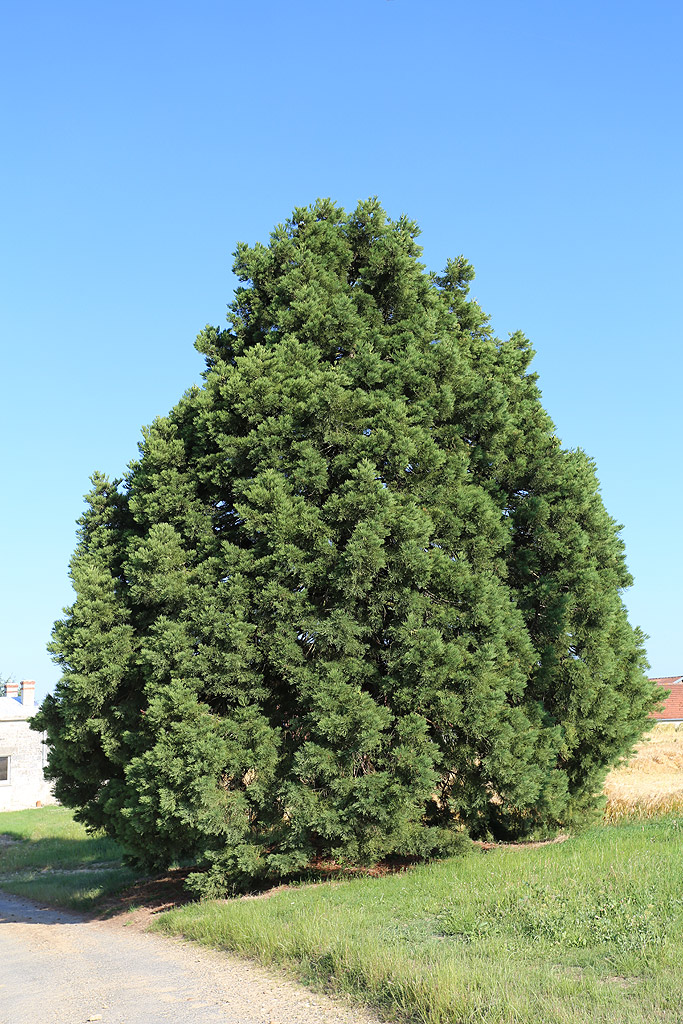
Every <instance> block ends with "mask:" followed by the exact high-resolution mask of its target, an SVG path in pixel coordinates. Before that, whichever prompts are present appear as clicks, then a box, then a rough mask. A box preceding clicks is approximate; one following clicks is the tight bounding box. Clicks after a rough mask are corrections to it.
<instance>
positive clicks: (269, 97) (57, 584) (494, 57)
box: [0, 0, 683, 696]
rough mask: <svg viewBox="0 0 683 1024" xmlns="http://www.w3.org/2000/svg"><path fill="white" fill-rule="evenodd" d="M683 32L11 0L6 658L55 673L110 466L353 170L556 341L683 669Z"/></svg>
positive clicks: (6, 111)
mask: <svg viewBox="0 0 683 1024" xmlns="http://www.w3.org/2000/svg"><path fill="white" fill-rule="evenodd" d="M682 38H683V8H682V7H681V5H680V4H679V3H677V2H674V0H671V2H661V0H651V3H650V4H649V5H647V6H646V5H644V4H642V3H633V2H629V0H619V2H617V0H603V2H598V3H596V2H595V0H591V2H587V0H578V2H576V0H575V2H573V3H571V4H569V3H567V4H556V3H548V2H547V0H545V2H540V0H538V2H524V0H522V2H520V3H515V4H512V3H510V2H509V0H487V2H486V3H481V2H475V0H470V2H469V3H468V4H464V3H461V2H459V0H324V2H323V0H288V2H283V0H260V2H253V3H247V2H240V3H237V2H232V0H221V2H203V0H194V2H192V3H189V2H181V3H178V2H169V0H165V2H164V3H161V2H157V0H142V2H140V0H136V2H134V3H133V2H131V0H117V2H116V3H114V2H105V0H103V2H100V3H93V2H92V0H88V2H87V3H86V2H72V0H60V3H54V2H53V0H50V2H47V0H33V2H28V3H27V2H26V0H22V2H17V0H6V2H5V3H4V4H3V11H2V24H1V26H0V78H1V79H2V81H1V83H0V84H1V86H2V97H3V102H2V112H1V115H0V116H1V117H2V124H1V135H0V138H1V139H2V159H1V161H0V194H1V195H2V200H3V216H2V222H1V223H2V227H1V231H2V236H3V243H2V247H1V250H2V251H1V256H0V259H1V260H2V267H1V268H0V289H1V291H2V295H1V302H0V334H1V339H2V388H3V392H2V403H1V407H0V416H1V417H2V488H3V490H2V502H1V505H0V516H1V517H2V519H1V523H0V538H1V543H2V551H1V565H2V586H1V587H0V602H1V604H2V607H1V609H0V629H1V633H0V674H13V675H14V676H15V677H16V678H17V679H21V678H27V677H28V678H30V677H33V678H35V679H36V680H37V681H38V694H39V695H40V696H42V695H43V694H44V693H45V692H47V691H48V690H49V689H50V688H51V687H52V686H53V685H54V683H55V682H56V679H57V677H58V671H57V669H56V667H55V666H53V665H52V664H51V662H50V660H49V658H48V656H47V654H46V652H45V644H46V642H47V641H48V639H49V636H50V630H51V627H52V623H53V621H54V619H55V618H57V617H59V615H60V614H61V608H62V607H63V606H64V605H66V604H68V603H69V602H70V600H71V595H72V592H71V588H70V584H69V579H68V576H67V563H68V560H69V557H70V554H71V552H72V550H73V548H74V544H75V520H76V518H77V517H78V516H79V515H80V513H81V510H82V507H83V505H82V495H83V494H84V492H85V491H86V490H87V489H88V486H89V483H88V477H89V475H90V473H91V472H92V471H93V470H95V469H101V470H103V471H104V472H107V473H109V474H110V475H120V474H121V473H122V472H123V471H124V470H125V467H126V465H127V463H128V462H129V461H130V460H131V459H132V458H134V457H135V455H136V452H137V448H136V445H137V441H138V438H139V436H140V428H141V426H142V425H143V424H145V423H149V422H150V421H151V420H152V419H153V418H154V417H155V416H156V415H159V414H164V413H165V412H167V411H168V409H169V408H170V407H171V406H172V405H173V404H174V403H175V402H176V401H177V399H178V398H179V396H180V395H181V393H182V392H183V391H184V390H185V389H186V388H187V387H188V386H189V385H190V384H191V383H193V382H194V381H198V380H199V376H200V373H201V370H202V359H201V357H200V356H199V355H198V354H197V353H196V352H195V350H194V349H193V347H192V346H193V341H194V338H195V335H196V334H197V332H198V331H199V330H200V329H201V328H202V327H203V326H204V324H206V323H207V322H210V323H214V324H222V323H223V322H224V318H225V308H226V305H227V303H228V302H229V301H230V299H231V295H232V290H233V287H234V279H233V277H232V274H231V270H230V268H231V264H232V258H231V253H232V251H233V249H234V247H235V244H236V242H237V241H238V240H244V241H248V242H254V241H256V240H262V241H265V240H266V239H267V236H268V232H269V231H270V229H271V228H272V227H273V225H274V224H275V223H276V222H278V221H282V220H284V219H285V218H286V217H287V216H288V214H289V213H290V212H291V210H292V208H293V207H294V206H295V205H303V204H307V203H309V202H312V201H313V200H314V199H315V198H316V197H317V196H328V195H329V196H332V197H333V198H334V199H335V200H336V201H338V202H340V203H341V204H343V205H344V206H346V207H349V206H352V205H354V204H355V203H356V202H357V200H358V199H360V198H365V197H367V196H369V195H378V196H379V198H380V200H381V201H382V203H383V204H384V206H385V208H386V209H387V210H388V212H389V213H390V214H391V215H392V216H398V215H400V214H401V213H402V212H405V213H407V214H409V215H410V216H411V217H413V218H414V219H416V220H417V221H418V222H419V223H420V225H421V227H422V232H423V233H422V239H421V241H422V243H423V245H424V259H425V262H426V264H427V266H428V267H430V268H431V269H434V270H440V269H441V268H442V267H443V265H444V264H445V261H446V258H447V257H448V256H452V255H457V254H459V253H461V252H462V253H464V254H465V255H466V256H467V257H468V259H469V260H470V261H471V262H472V263H473V264H474V266H475V268H476V271H477V279H476V281H475V284H474V289H473V293H474V295H475V296H476V297H477V298H478V299H479V301H480V302H481V304H482V306H483V307H484V309H486V310H487V311H488V312H489V313H490V314H491V315H492V318H493V324H494V327H495V329H496V331H497V333H498V334H499V335H500V336H502V337H506V336H507V335H508V334H509V333H510V332H511V331H514V330H516V329H518V328H519V329H521V330H523V331H524V332H525V333H526V334H527V335H528V336H529V337H530V338H531V339H532V342H533V344H534V346H535V347H536V349H537V352H538V355H537V358H536V361H535V369H536V370H537V372H538V373H539V374H540V384H541V388H542V391H543V396H544V402H545V405H546V408H547V409H548V411H549V412H550V414H551V415H552V417H553V418H554V420H555V423H556V424H557V428H558V433H559V435H560V437H562V439H563V441H564V442H565V443H566V444H567V445H569V446H581V447H582V448H584V449H585V450H586V451H587V452H588V453H589V454H590V455H592V456H593V457H594V458H595V459H596V461H597V465H598V476H599V478H600V480H601V482H602V490H603V496H604V499H605V503H606V505H607V508H608V509H609V511H610V513H611V514H612V515H613V516H614V517H615V518H616V519H618V520H619V522H622V523H624V524H625V529H624V533H623V536H624V539H625V542H626V545H627V553H628V562H629V566H630V568H631V571H632V572H633V574H634V576H635V579H636V583H635V586H634V587H633V588H632V589H631V590H630V591H629V592H628V594H627V596H626V601H627V604H628V608H629V612H630V618H631V621H632V622H633V623H637V624H639V625H641V626H642V628H643V629H644V630H645V631H646V632H647V633H648V634H649V635H650V638H651V639H650V641H649V644H648V651H649V657H650V661H651V665H652V671H653V674H656V675H668V674H672V673H680V672H683V642H682V641H681V620H682V619H683V616H682V614H681V613H682V610H683V609H682V603H683V598H682V596H681V595H682V593H683V587H682V585H681V581H682V580H683V555H682V547H683V545H682V543H681V509H682V507H683V493H682V486H681V468H682V466H681V463H682V460H681V441H680V438H681V419H682V416H681V379H682V373H681V370H682V365H681V363H682V357H681V335H682V330H681V328H682V326H683V323H682V321H683V300H682V296H681V280H682V270H683V267H682V265H681V264H682V262H683V260H682V252H683V246H682V239H683V216H682V213H683V211H682V203H681V184H682V182H683V167H682V159H681V157H682V153H683V142H682V136H683V133H682V130H681V129H682V116H681V111H682V110H683V95H682V93H683V89H682V74H681V59H680V47H681V39H682Z"/></svg>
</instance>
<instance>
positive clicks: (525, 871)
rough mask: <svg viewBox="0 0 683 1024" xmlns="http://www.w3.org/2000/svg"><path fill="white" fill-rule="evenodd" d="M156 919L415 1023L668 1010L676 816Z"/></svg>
mask: <svg viewBox="0 0 683 1024" xmlns="http://www.w3.org/2000/svg"><path fill="white" fill-rule="evenodd" d="M155 927H156V928H157V929H160V930H164V931H167V932H173V933H180V934H183V935H185V936H187V937H189V938H193V939H196V940H198V941H200V942H203V943H205V944H207V945H211V946H215V947H218V948H224V949H230V950H234V951H237V952H239V953H242V954H245V955H249V956H256V957H258V959H260V960H261V961H262V962H264V963H266V964H278V965H284V966H287V967H288V968H290V969H292V970H294V972H295V973H296V974H297V975H298V976H299V977H301V978H303V979H304V980H306V981H309V982H312V983H314V984H318V985H322V986H325V987H327V988H329V989H331V990H340V991H346V992H350V993H351V994H353V995H355V996H356V997H357V998H359V999H361V1000H363V1001H365V1002H367V1003H370V1004H374V1005H375V1006H378V1007H380V1008H382V1009H384V1010H385V1011H386V1013H387V1014H388V1015H389V1016H391V1017H393V1018H395V1019H399V1020H410V1021H419V1022H421V1024H455V1022H457V1024H484V1022H486V1024H550V1022H553V1024H570V1022H571V1024H588V1022H591V1024H593V1022H611V1024H617V1022H618V1024H645V1022H647V1024H650V1022H652V1021H653V1020H654V1021H657V1022H664V1024H666V1022H671V1024H674V1022H676V1024H680V1021H681V1019H682V1018H681V1006H683V970H682V969H681V964H683V820H681V819H680V818H668V819H661V820H659V821H651V822H648V823H646V824H625V825H621V826H608V827H605V826H603V827H599V828H595V829H592V830H590V831H587V832H585V833H583V834H582V835H580V836H577V837H574V838H572V839H569V840H568V841H567V842H565V843H562V844H556V845H549V846H544V847H538V848H535V849H507V850H505V849H498V850H494V851H492V852H490V853H486V854H484V853H481V852H476V853H473V854H472V855H471V856H469V857H466V858H464V859H460V860H458V859H456V860H450V861H445V862H441V863H436V864H432V865H427V866H423V867H419V868H416V869H413V870H410V871H407V872H404V873H401V874H398V875H392V876H388V877H385V878H380V879H367V878H366V879H357V880H353V881H345V882H337V883H325V884H322V885H317V886H301V887H298V888H291V889H286V890H283V891H280V892H277V893H276V894H274V895H273V896H271V897H269V898H267V899H253V900H244V899H233V900H228V901H212V902H210V903H205V904H193V905H190V906H187V907H184V908H180V909H177V910H174V911H171V912H170V913H167V914H165V915H162V916H161V917H160V918H159V919H157V922H156V924H155Z"/></svg>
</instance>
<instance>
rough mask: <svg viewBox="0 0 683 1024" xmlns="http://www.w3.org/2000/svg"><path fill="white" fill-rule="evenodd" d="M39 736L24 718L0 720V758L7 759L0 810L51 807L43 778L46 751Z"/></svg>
mask: <svg viewBox="0 0 683 1024" xmlns="http://www.w3.org/2000/svg"><path fill="white" fill-rule="evenodd" d="M43 738H44V737H43V735H41V733H38V732H33V731H32V730H31V729H30V728H29V723H28V721H27V720H26V719H18V720H15V721H0V755H3V756H4V755H8V754H9V756H10V758H11V760H10V779H9V783H7V782H0V811H19V810H23V809H24V808H26V807H35V806H36V804H37V803H39V802H40V803H42V804H54V803H56V802H57V801H56V800H55V798H54V796H53V795H52V791H51V786H50V783H49V782H46V781H45V779H44V777H43V766H44V764H45V760H46V748H45V745H44V744H43V742H42V741H43Z"/></svg>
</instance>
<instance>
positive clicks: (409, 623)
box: [36, 201, 656, 892]
mask: <svg viewBox="0 0 683 1024" xmlns="http://www.w3.org/2000/svg"><path fill="white" fill-rule="evenodd" d="M417 233H418V232H417V228H416V225H415V224H414V223H412V222H411V221H409V220H407V219H405V218H401V219H400V220H398V221H391V220H388V219H387V218H386V216H385V214H384V212H383V210H382V209H381V207H380V206H379V204H378V203H377V202H376V201H369V202H365V203H361V204H360V205H359V207H358V208H357V209H356V210H355V211H354V212H353V213H352V214H350V215H347V214H345V213H344V212H343V211H342V210H340V209H339V208H337V207H335V206H334V205H333V204H332V203H331V202H329V201H320V202H318V203H317V204H316V205H315V206H314V207H312V208H310V209H297V210H295V212H294V214H293V216H292V218H291V220H289V221H288V222H287V223H286V224H285V225H282V226H278V227H277V228H276V229H275V231H274V232H273V233H272V235H271V238H270V242H269V244H268V245H267V246H264V245H258V244H257V245H255V246H254V247H253V248H252V247H249V246H247V245H240V246H238V249H237V253H236V262H235V271H236V273H237V275H238V276H239V279H240V281H241V282H242V286H241V287H240V288H239V289H238V290H237V293H236V296H235V299H234V302H233V303H232V305H231V306H230V315H229V320H228V327H227V329H225V330H219V329H217V328H207V329H206V330H205V331H204V332H203V333H202V334H201V335H200V336H199V338H198V341H197V347H198V348H199V350H200V351H201V352H203V353H204V355H205V356H206V363H207V368H206V373H205V383H204V385H203V387H202V388H201V389H194V390H191V391H189V392H188V393H187V394H186V395H185V396H184V397H183V398H182V400H181V401H180V403H179V404H178V406H177V407H176V408H175V409H173V410H172V412H171V413H170V414H169V415H168V416H167V417H165V418H163V419H159V420H157V421H155V422H154V424H153V425H152V426H151V427H150V428H148V429H147V430H146V431H145V432H144V438H143V441H142V443H141V445H140V457H139V459H138V461H137V462H135V463H134V464H133V465H132V466H131V469H130V472H129V474H128V476H127V477H126V479H125V480H124V481H123V482H121V481H113V482H109V481H108V480H106V479H105V478H103V477H101V476H99V475H97V476H95V477H94V478H93V489H92V491H91V493H90V495H89V496H88V499H87V501H88V507H87V511H86V513H85V514H84V516H83V518H82V520H81V523H80V537H79V544H78V548H77V550H76V552H75V554H74V557H73V561H72V565H71V575H72V579H73V583H74V588H75V591H76V600H75V603H74V604H73V606H72V607H71V608H69V609H68V610H67V612H66V615H65V618H64V619H63V620H62V621H61V622H59V623H57V625H56V626H55V631H54V638H53V643H52V651H53V653H54V655H55V657H56V659H57V660H58V662H59V663H60V664H61V665H62V668H63V676H62V679H61V681H60V683H59V684H58V686H57V689H56V692H55V694H54V696H51V697H48V698H47V700H46V701H45V704H44V705H43V708H42V711H41V713H40V715H39V716H38V719H37V723H36V724H37V727H38V728H39V729H46V730H47V732H48V736H49V740H50V742H51V744H52V750H51V754H50V765H49V773H50V776H51V777H52V778H53V779H54V780H55V783H56V792H57V796H58V797H59V799H60V800H62V801H63V802H64V803H65V804H67V805H69V806H71V807H75V808H76V809H77V816H78V817H79V818H80V819H81V820H83V821H85V822H86V823H88V824H89V825H91V826H93V827H104V828H105V829H106V830H107V831H108V832H109V833H110V834H112V835H114V836H116V838H118V839H119V840H120V841H121V842H122V843H123V844H124V845H125V846H126V847H127V848H128V849H129V850H130V851H131V853H132V855H133V856H134V857H135V858H137V859H138V860H139V861H140V862H142V863H144V864H146V865H148V866H159V867H161V866H164V865H166V864H168V863H169V862H171V861H172V860H176V859H179V858H195V859H197V860H198V861H199V862H200V863H203V864H204V866H206V865H209V866H210V867H209V870H208V872H206V873H204V874H201V875H198V876H197V883H196V884H197V888H198V889H200V890H202V891H204V892H220V891H221V890H222V888H223V887H224V886H225V884H226V882H227V881H230V880H233V881H234V880H235V879H239V878H242V879H253V878H257V877H268V876H272V877H276V876H279V875H282V874H284V873H286V872H290V871H293V870H296V869H298V868H301V867H302V866H303V865H305V864H307V863H309V862H310V861H311V860H312V859H314V858H316V857H320V856H323V857H324V856H331V857H335V858H338V859H345V860H351V861H367V860H376V859H378V858H382V857H386V856H391V855H418V856H426V855H433V854H436V853H439V852H445V851H448V850H452V849H454V848H455V846H457V844H458V842H459V840H460V839H461V837H462V836H463V834H465V833H467V832H469V833H470V834H472V835H486V834H493V835H523V834H530V833H532V832H534V831H536V832H538V831H539V830H547V829H551V828H555V827H557V826H558V825H560V824H567V823H570V822H572V821H576V820H578V819H581V818H582V817H584V816H585V815H586V814H588V813H590V811H591V809H592V808H593V807H594V805H595V801H596V793H597V792H598V791H599V789H600V785H601V782H602V779H603V777H604V774H605V772H606V770H607V768H608V767H609V766H610V765H611V764H613V763H614V762H615V761H616V760H617V759H618V758H619V757H620V756H622V755H623V754H624V753H625V752H627V751H628V750H629V748H630V747H631V745H632V744H633V742H634V740H636V739H637V738H638V737H639V736H640V735H641V733H642V731H643V729H644V727H645V724H646V722H647V716H648V713H649V711H650V709H651V708H652V707H653V705H654V704H655V703H656V698H655V697H654V695H653V692H652V686H651V684H649V683H648V681H647V679H646V678H645V675H644V665H645V661H644V653H643V647H642V636H641V635H640V634H639V632H638V631H637V630H633V629H632V628H631V627H630V626H629V624H628V622H627V619H626V615H625V611H624V607H623V604H622V601H621V598H620V593H621V591H622V589H623V588H624V587H626V586H628V585H629V583H630V578H629V575H628V572H627V570H626V567H625V563H624V554H623V547H622V543H621V541H620V540H619V537H618V527H617V526H616V524H615V523H614V522H613V521H612V520H611V519H610V518H609V516H608V515H607V513H606V511H605V509H604V507H603V504H602V501H601V498H600V496H599V492H598V483H597V480H596V478H595V473H594V468H593V465H592V463H591V462H590V460H589V459H588V458H587V457H586V456H585V455H584V454H583V453H582V452H580V451H568V450H566V449H563V448H562V446H561V444H560V442H559V441H558V439H557V437H556V436H555V433H554V428H553V424H552V422H551V420H550V419H549V417H548V416H547V414H546V413H545V411H544V410H543V408H542V405H541V401H540V396H539V392H538V389H537V386H536V381H535V377H534V375H533V374H531V373H530V372H529V363H530V360H531V357H532V351H531V349H530V346H529V344H528V342H527V341H526V339H525V338H524V337H523V336H521V335H519V334H516V335H513V336H512V337H511V338H510V339H509V340H507V341H499V340H498V339H496V338H495V337H493V336H492V333H491V330H490V327H489V325H488V321H487V317H486V316H485V315H484V313H483V312H482V310H481V309H480V308H479V306H478V305H477V304H476V302H473V301H472V300H470V299H469V298H468V286H469V282H470V280H471V278H472V276H473V273H472V270H471V268H470V267H469V266H468V264H467V263H466V262H465V261H464V260H463V259H462V258H460V259H457V260H454V261H451V262H450V263H449V264H448V266H447V268H446V270H445V272H444V274H443V275H442V276H436V275H433V274H428V273H426V272H425V270H424V267H423V266H422V265H421V264H420V262H419V256H420V249H419V247H418V246H417V244H416V242H415V238H416V235H417Z"/></svg>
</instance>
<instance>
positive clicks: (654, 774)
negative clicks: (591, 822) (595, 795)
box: [605, 723, 683, 823]
mask: <svg viewBox="0 0 683 1024" xmlns="http://www.w3.org/2000/svg"><path fill="white" fill-rule="evenodd" d="M605 793H606V795H607V806H606V808H605V821H606V822H609V823H616V822H618V821H622V820H623V819H624V818H650V817H655V816H656V815H658V814H666V813H669V812H678V811H680V812H682V813H683V725H679V726H675V725H667V724H661V723H658V724H657V725H655V727H654V728H653V730H652V732H651V733H650V734H649V736H648V737H647V739H645V740H644V741H643V742H642V743H639V744H638V746H637V747H636V753H635V755H634V757H633V758H632V759H631V760H630V761H629V762H628V763H627V764H624V765H622V766H621V767H620V768H616V769H615V770H614V771H612V772H610V774H609V775H608V776H607V780H606V782H605Z"/></svg>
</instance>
